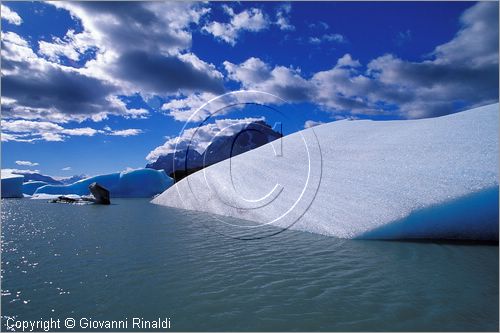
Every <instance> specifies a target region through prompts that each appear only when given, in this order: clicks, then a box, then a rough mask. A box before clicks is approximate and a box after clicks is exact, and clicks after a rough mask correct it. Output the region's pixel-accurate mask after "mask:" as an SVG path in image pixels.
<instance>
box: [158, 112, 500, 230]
mask: <svg viewBox="0 0 500 333" xmlns="http://www.w3.org/2000/svg"><path fill="white" fill-rule="evenodd" d="M498 112H499V105H498V104H494V105H489V106H484V107H480V108H476V109H472V110H468V111H464V112H460V113H455V114H451V115H447V116H443V117H438V118H432V119H420V120H402V121H369V120H359V121H347V120H345V121H338V122H333V123H328V124H324V125H321V126H317V127H314V128H310V129H306V130H303V131H300V132H297V133H294V134H292V135H289V136H286V137H284V138H283V139H281V140H277V141H274V142H273V143H269V144H267V145H264V146H262V147H260V148H257V149H255V150H252V151H250V152H247V153H244V154H242V155H239V156H236V157H233V158H231V159H229V160H225V161H223V162H220V163H217V164H215V165H213V166H211V167H208V168H206V169H204V170H202V171H199V172H197V173H195V174H192V175H190V176H189V177H187V178H185V179H183V180H182V181H180V182H178V183H177V184H176V185H175V186H172V187H171V188H170V189H168V190H167V191H165V192H164V193H162V194H161V195H160V196H158V197H156V198H155V199H154V200H153V201H152V202H153V203H156V204H160V205H165V206H171V207H177V208H184V209H190V210H198V211H204V212H209V213H214V214H218V215H225V216H232V217H236V218H238V219H243V220H249V221H254V222H257V223H259V224H270V225H274V226H277V227H280V228H291V229H295V230H303V231H309V232H314V233H319V234H324V235H330V236H336V237H341V238H381V239H387V238H392V239H395V238H397V239H405V238H406V239H410V238H440V239H485V240H489V239H494V240H495V239H498V157H499V155H498V134H499V131H498V120H499V119H498ZM226 220H227V219H226ZM222 221H223V222H224V224H225V225H226V226H227V228H231V226H230V224H232V223H231V222H227V221H225V220H224V219H222ZM240 228H241V229H243V227H241V226H240ZM248 228H249V229H250V227H248ZM252 228H256V226H252ZM261 229H263V228H261ZM255 230H257V229H255ZM252 232H253V231H252Z"/></svg>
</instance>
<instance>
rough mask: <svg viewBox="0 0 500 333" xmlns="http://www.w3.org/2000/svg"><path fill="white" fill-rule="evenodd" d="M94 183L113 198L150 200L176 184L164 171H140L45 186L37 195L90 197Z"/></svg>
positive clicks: (36, 192)
mask: <svg viewBox="0 0 500 333" xmlns="http://www.w3.org/2000/svg"><path fill="white" fill-rule="evenodd" d="M93 182H97V183H98V184H100V185H101V186H104V187H105V188H106V189H107V190H109V192H110V196H111V198H117V197H121V198H124V197H128V198H149V197H153V196H154V195H155V194H158V193H161V192H163V191H165V190H166V189H167V188H169V187H170V186H172V184H173V183H174V181H173V179H172V178H170V177H169V176H167V175H166V174H165V172H164V171H163V170H162V171H158V170H153V169H138V170H132V171H124V172H117V173H111V174H107V175H99V176H95V177H90V178H87V179H82V180H80V181H77V182H75V183H73V184H70V185H45V186H42V187H39V188H38V189H37V190H36V191H35V195H39V194H58V195H67V194H76V195H89V194H90V190H89V185H90V184H92V183H93Z"/></svg>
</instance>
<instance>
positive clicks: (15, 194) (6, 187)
mask: <svg viewBox="0 0 500 333" xmlns="http://www.w3.org/2000/svg"><path fill="white" fill-rule="evenodd" d="M1 174H2V198H22V197H23V180H24V176H23V175H16V174H13V173H10V172H4V171H2V172H1Z"/></svg>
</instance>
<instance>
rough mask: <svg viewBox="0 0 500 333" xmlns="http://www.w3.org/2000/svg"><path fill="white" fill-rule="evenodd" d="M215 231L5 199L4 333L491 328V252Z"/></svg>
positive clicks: (151, 212)
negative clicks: (117, 325)
mask: <svg viewBox="0 0 500 333" xmlns="http://www.w3.org/2000/svg"><path fill="white" fill-rule="evenodd" d="M215 220H216V219H215V218H214V217H213V216H208V215H206V214H203V213H197V212H188V211H182V210H176V209H171V208H166V207H161V206H155V205H152V204H150V203H149V201H148V200H142V199H141V200H139V199H116V200H114V201H113V204H112V205H111V206H95V205H85V206H78V205H68V204H51V203H48V202H47V201H45V200H30V199H7V200H2V234H1V237H2V329H3V330H6V329H7V327H6V319H8V318H14V319H16V320H39V319H40V318H43V319H48V318H55V319H57V318H60V319H61V320H63V319H64V318H68V317H71V318H75V319H76V320H79V319H80V318H82V317H85V318H88V319H90V318H92V320H124V319H125V318H128V319H130V318H133V317H142V318H144V319H145V320H156V319H157V318H170V322H171V328H170V330H172V331H186V330H192V331H259V330H263V331H289V330H298V331H321V330H325V331H338V330H341V331H367V330H369V331H373V330H398V331H441V330H452V331H468V330H474V331H484V330H488V331H496V330H498V321H499V317H498V312H499V307H498V306H499V305H498V304H499V303H498V302H499V299H498V292H499V291H498V279H499V276H498V259H499V256H498V245H478V244H474V245H471V244H460V243H437V242H400V241H361V240H342V239H335V238H331V237H325V236H321V235H315V234H310V233H303V232H294V231H284V232H282V233H279V234H277V235H275V236H272V237H265V238H262V239H257V240H250V241H242V240H239V239H235V238H231V237H228V236H224V235H222V234H221V233H219V232H216V231H214V230H212V229H211V228H210V224H211V223H212V222H213V223H215V222H214V221H215ZM128 329H129V330H130V329H131V328H130V327H129V328H128ZM80 330H81V329H80ZM115 330H116V329H115Z"/></svg>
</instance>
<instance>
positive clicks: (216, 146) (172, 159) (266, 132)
mask: <svg viewBox="0 0 500 333" xmlns="http://www.w3.org/2000/svg"><path fill="white" fill-rule="evenodd" d="M281 137H282V134H281V133H278V132H276V131H274V130H273V129H272V128H271V126H269V125H268V124H267V123H265V122H264V121H256V122H252V123H250V124H248V125H247V126H245V127H244V128H243V129H242V130H241V131H239V132H238V133H235V134H234V135H231V136H221V137H218V138H216V139H215V140H214V141H213V142H212V143H211V144H210V145H209V146H208V147H207V149H206V150H205V151H204V152H203V154H200V153H198V152H197V151H196V150H189V151H186V150H180V151H176V152H175V153H170V154H168V155H163V156H160V157H158V159H157V160H156V161H155V162H153V163H149V164H147V165H146V168H150V169H156V170H165V172H166V173H167V175H169V176H170V177H172V178H174V179H175V180H176V181H179V180H180V179H182V178H184V177H185V176H187V175H189V174H191V173H193V172H196V171H198V170H201V169H203V168H204V167H207V166H209V165H212V164H215V163H218V162H220V161H223V160H225V159H228V158H230V157H234V156H236V155H239V154H242V153H244V152H247V151H249V150H252V149H255V148H258V147H260V146H262V145H265V144H266V143H269V142H271V141H274V140H276V139H279V138H281ZM186 157H187V158H186ZM174 163H175V164H174Z"/></svg>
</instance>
